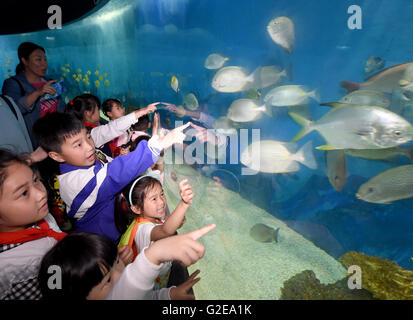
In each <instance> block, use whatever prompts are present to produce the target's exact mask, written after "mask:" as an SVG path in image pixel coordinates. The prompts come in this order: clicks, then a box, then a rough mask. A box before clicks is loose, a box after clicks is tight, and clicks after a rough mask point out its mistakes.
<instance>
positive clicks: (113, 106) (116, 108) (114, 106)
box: [102, 98, 147, 158]
mask: <svg viewBox="0 0 413 320" xmlns="http://www.w3.org/2000/svg"><path fill="white" fill-rule="evenodd" d="M102 111H103V113H104V115H105V116H107V117H108V118H109V119H110V120H116V119H119V118H121V117H123V116H124V115H125V108H124V107H123V106H122V103H121V102H120V101H119V100H118V99H113V98H110V99H106V100H105V101H103V103H102ZM144 117H147V115H145V116H143V117H141V118H140V119H139V122H138V123H140V122H141V121H142V119H143V118H144ZM129 130H130V129H128V131H125V132H124V133H123V134H122V135H121V136H119V137H117V138H115V139H114V140H112V141H110V142H109V147H110V150H111V152H112V156H113V158H115V157H117V156H119V155H120V151H121V148H120V146H121V145H123V144H125V143H127V142H128V141H129Z"/></svg>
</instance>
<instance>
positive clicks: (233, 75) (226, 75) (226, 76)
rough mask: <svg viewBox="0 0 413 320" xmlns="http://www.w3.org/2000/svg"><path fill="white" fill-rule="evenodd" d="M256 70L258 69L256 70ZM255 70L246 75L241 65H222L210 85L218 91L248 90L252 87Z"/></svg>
mask: <svg viewBox="0 0 413 320" xmlns="http://www.w3.org/2000/svg"><path fill="white" fill-rule="evenodd" d="M256 72H258V71H257V70H256ZM256 72H253V73H252V74H251V75H249V76H248V75H247V74H246V70H245V69H244V68H242V67H237V66H231V67H224V68H222V69H220V70H219V71H218V72H217V73H216V74H215V76H214V78H213V79H212V83H211V85H212V87H213V88H214V89H215V90H217V91H219V92H227V93H230V92H242V91H248V90H249V89H251V88H252V87H253V83H254V77H255V75H256Z"/></svg>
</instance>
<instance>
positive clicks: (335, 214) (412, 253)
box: [0, 0, 413, 270]
mask: <svg viewBox="0 0 413 320" xmlns="http://www.w3.org/2000/svg"><path fill="white" fill-rule="evenodd" d="M352 4H357V5H359V6H360V7H361V9H362V19H363V20H362V29H361V30H350V29H349V28H348V26H347V20H348V18H349V17H350V15H349V14H348V13H347V9H348V7H349V6H350V5H352ZM412 5H413V4H412V3H409V1H405V0H397V1H384V0H383V1H379V0H366V1H347V0H333V1H332V0H317V1H307V0H293V1H292V0H283V1H281V0H277V1H275V0H259V1H257V0H238V1H236V2H235V1H232V0H231V1H230V0H226V1H225V0H141V1H139V0H136V1H134V0H112V1H109V2H108V3H107V4H106V5H105V6H103V7H102V8H101V9H100V10H98V11H96V12H94V13H92V14H91V15H89V16H87V17H86V18H84V19H81V20H79V21H77V22H74V23H71V24H68V25H64V26H63V28H62V29H61V30H46V31H41V32H35V33H28V34H24V35H11V36H1V37H0V63H1V64H0V77H3V78H7V77H8V76H9V74H13V73H14V72H13V71H14V67H15V66H16V63H17V54H16V51H17V50H16V49H17V46H18V44H19V43H20V42H22V41H33V42H36V43H38V44H40V45H42V46H44V47H45V48H46V50H47V56H48V57H49V75H50V76H54V77H57V78H63V79H64V80H65V84H66V87H67V88H68V92H66V99H71V98H73V97H74V96H75V95H77V94H80V93H83V92H84V91H88V92H91V93H93V94H96V95H98V96H99V98H100V99H101V100H104V99H106V98H109V97H116V98H118V99H120V100H121V101H122V102H123V103H124V105H125V106H144V105H146V104H148V103H150V102H153V101H168V102H171V103H176V104H182V96H181V95H179V94H176V93H175V92H174V91H173V90H172V89H171V88H170V79H171V76H172V75H175V76H177V77H178V79H179V81H180V89H181V92H183V93H189V92H193V93H195V94H196V96H197V97H198V99H199V101H200V105H201V107H202V108H204V110H205V111H207V112H208V113H209V114H211V115H212V116H214V117H215V118H218V117H220V116H224V115H226V110H227V109H228V106H229V105H230V103H231V102H232V101H233V100H235V99H237V98H240V97H245V95H246V93H233V94H230V93H219V92H216V91H215V90H214V89H213V88H212V87H211V85H210V83H211V79H212V77H213V75H214V73H215V72H214V71H211V70H207V69H205V68H204V60H205V58H206V57H207V56H208V55H209V54H210V53H214V52H218V53H221V54H223V55H225V56H229V57H231V61H229V62H228V63H227V65H239V66H243V67H245V68H247V69H249V70H250V71H251V72H252V71H253V70H254V69H255V68H256V67H258V66H265V65H273V64H275V65H278V66H279V67H281V68H290V69H291V70H292V73H291V80H290V81H289V82H288V81H284V84H287V83H291V84H303V85H306V86H307V87H308V88H310V89H311V90H312V89H315V88H318V89H319V90H320V93H321V98H322V101H324V102H326V101H335V100H338V99H339V98H341V97H342V96H343V95H344V94H345V90H344V89H342V88H341V87H340V86H339V82H340V81H342V80H348V81H354V82H362V81H363V79H364V78H365V77H366V75H365V73H364V70H363V69H364V64H365V61H366V59H367V58H368V57H369V56H371V55H374V56H378V57H381V58H382V59H384V60H386V67H387V66H392V65H395V64H399V63H403V62H408V61H410V60H409V59H411V57H412V56H413V45H412V41H411V32H410V30H412V28H413V19H412V18H411V17H412V15H413V7H412ZM277 16H288V17H289V18H290V19H291V20H293V22H294V24H295V35H296V41H295V45H294V51H293V52H292V53H291V54H288V53H286V52H285V51H283V50H282V49H281V47H279V46H278V45H276V44H275V43H274V42H273V41H272V40H271V38H270V36H269V35H268V33H267V31H266V26H267V24H268V23H269V21H270V20H271V19H273V18H275V17H277ZM8 59H11V60H12V61H11V62H10V63H7V61H8ZM66 64H67V65H66ZM62 68H63V69H62ZM67 69H70V72H68V71H67ZM78 69H81V70H80V71H78ZM9 70H11V71H9ZM87 71H90V75H89V76H88V77H89V81H88V82H89V84H87V82H85V81H83V79H84V78H85V74H87ZM74 73H75V74H79V73H80V74H81V75H82V78H81V79H80V80H79V81H77V80H76V79H75V78H73V74H74ZM96 73H97V74H96ZM63 74H64V75H63ZM99 76H101V77H102V78H99ZM96 81H99V83H98V84H97V83H96ZM309 108H310V109H309V112H310V114H311V117H312V118H313V119H318V118H319V117H320V116H322V115H323V114H325V113H326V112H327V111H328V110H329V109H328V108H327V107H321V106H319V105H318V104H317V103H315V102H314V101H312V102H311V103H310V106H309ZM160 114H161V119H164V118H165V117H167V116H169V117H170V119H171V121H172V123H173V121H174V120H176V118H175V117H173V116H171V115H169V114H167V113H166V112H165V111H161V112H160ZM178 120H179V119H178ZM408 120H411V119H408ZM241 127H242V128H247V129H253V128H259V129H261V138H262V139H275V140H280V141H288V140H290V139H291V138H292V137H293V136H294V135H295V134H296V132H297V130H299V126H298V125H297V124H296V123H295V122H294V121H293V120H292V119H291V118H290V117H289V116H288V114H287V111H286V110H280V111H278V112H277V113H276V116H274V117H273V118H269V117H264V118H262V119H260V120H259V121H257V122H253V123H248V124H246V125H242V126H241ZM309 140H312V141H313V144H314V146H318V145H322V144H324V140H323V139H322V137H321V136H320V135H319V134H318V133H316V132H313V133H310V134H309V135H307V136H306V137H304V138H303V139H301V140H300V141H299V145H300V146H302V145H303V144H304V143H305V142H307V141H309ZM315 156H316V158H317V162H318V165H319V169H318V170H310V169H308V168H306V167H303V166H301V169H300V171H298V172H295V173H294V174H289V175H272V174H258V175H255V176H242V175H241V168H242V166H241V165H230V164H224V165H219V166H218V167H219V168H223V169H225V170H229V171H231V172H232V173H234V174H235V175H236V176H237V179H238V181H239V189H240V190H239V192H240V193H241V195H242V196H243V197H245V198H247V199H249V200H250V201H252V202H254V203H256V204H257V205H259V206H260V207H262V208H264V209H266V210H268V211H269V212H270V213H271V214H273V215H274V216H276V217H277V218H280V219H283V220H285V221H295V222H294V223H295V224H294V223H293V222H291V223H290V224H291V226H292V227H293V228H297V230H298V231H300V227H297V223H296V222H297V221H299V222H303V223H302V224H301V226H303V225H305V224H304V222H305V223H311V224H308V226H312V227H306V228H303V227H302V228H301V230H302V232H303V234H304V235H305V236H306V237H308V238H309V239H311V240H312V241H313V242H314V243H315V244H316V245H318V246H320V247H321V248H323V249H325V250H326V251H328V252H329V253H330V254H331V255H333V256H335V257H339V256H340V255H341V254H343V253H344V252H346V251H350V250H356V251H360V252H364V253H366V254H369V255H378V256H381V257H383V258H388V259H390V260H393V261H396V262H397V263H398V264H399V265H401V266H402V267H404V268H406V269H411V270H413V261H412V260H411V257H413V215H412V204H413V200H411V199H410V200H409V199H407V200H401V201H397V202H395V203H393V204H391V205H377V204H370V203H367V202H363V201H361V200H358V199H356V198H355V196H354V194H355V192H356V191H357V189H358V187H359V186H360V185H361V184H362V183H364V182H365V181H367V180H368V179H370V178H371V177H373V176H375V175H376V174H378V173H380V172H382V171H383V170H385V169H387V168H391V167H394V166H397V165H400V164H405V163H408V161H407V160H406V159H402V158H400V159H398V160H397V161H396V162H392V163H389V162H380V161H369V160H362V159H357V158H352V157H347V168H348V181H347V184H346V185H345V187H344V189H343V190H342V191H341V192H337V191H335V190H334V189H333V188H332V186H331V185H330V184H329V182H328V179H327V177H326V174H325V165H324V154H323V152H322V151H319V150H315ZM228 179H231V178H228ZM224 180H225V179H224ZM224 182H225V181H224ZM228 184H229V185H231V182H228ZM232 185H237V186H238V184H237V183H235V184H232ZM236 191H238V190H236ZM315 225H316V226H319V227H318V228H315V227H314V226H315ZM317 232H318V234H317ZM325 235H328V237H326V236H325ZM326 239H327V240H326Z"/></svg>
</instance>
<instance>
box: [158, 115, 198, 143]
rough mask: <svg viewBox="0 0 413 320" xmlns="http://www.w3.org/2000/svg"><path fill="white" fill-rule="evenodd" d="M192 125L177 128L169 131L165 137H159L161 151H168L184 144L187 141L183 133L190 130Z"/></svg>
mask: <svg viewBox="0 0 413 320" xmlns="http://www.w3.org/2000/svg"><path fill="white" fill-rule="evenodd" d="M191 124H192V123H191V122H188V123H186V124H184V125H183V126H180V127H177V128H175V129H173V130H171V131H169V132H168V133H167V134H166V135H165V136H161V135H160V136H159V143H160V148H161V149H167V148H169V147H170V146H172V145H173V144H175V143H179V144H182V143H183V141H184V139H185V136H186V135H185V134H184V133H183V131H184V130H185V129H186V128H188V127H189V126H190V125H191Z"/></svg>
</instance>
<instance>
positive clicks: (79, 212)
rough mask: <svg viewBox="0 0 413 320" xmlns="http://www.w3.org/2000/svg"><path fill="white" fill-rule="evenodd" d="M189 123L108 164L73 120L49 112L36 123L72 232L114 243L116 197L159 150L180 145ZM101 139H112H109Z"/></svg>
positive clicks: (36, 135) (115, 238) (115, 232)
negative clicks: (53, 166) (56, 166)
mask: <svg viewBox="0 0 413 320" xmlns="http://www.w3.org/2000/svg"><path fill="white" fill-rule="evenodd" d="M154 109H156V108H154ZM151 111H152V112H153V111H154V110H152V109H151ZM128 116H132V117H133V116H134V115H133V114H130V115H128ZM126 117H127V116H126ZM136 117H138V114H136ZM118 120H120V121H122V119H118ZM118 120H115V121H118ZM136 121H137V119H136V120H135V122H136ZM190 124H191V123H190V122H188V123H187V124H186V125H183V126H181V127H178V128H176V129H174V130H172V131H170V132H169V133H168V134H167V135H165V136H164V137H159V136H157V135H156V136H154V137H152V138H151V139H149V141H142V142H141V143H139V145H138V147H137V148H136V149H135V151H133V152H131V153H129V154H128V155H126V156H122V157H117V158H115V159H112V158H110V157H107V156H105V155H104V154H103V153H101V152H100V153H99V152H97V150H96V149H95V142H96V141H94V140H95V139H96V138H92V136H93V132H91V133H88V131H87V130H86V128H85V126H84V125H83V123H82V122H81V121H80V120H78V119H77V118H75V117H74V116H71V115H69V114H63V113H52V114H48V115H46V116H44V117H43V118H41V119H39V120H38V121H36V123H35V125H34V126H33V134H34V136H35V138H36V139H37V141H38V142H39V144H40V145H41V146H42V147H43V149H44V150H45V151H46V152H47V153H48V155H49V156H50V157H51V158H52V159H54V160H55V161H57V162H59V163H60V173H61V174H60V175H59V176H58V180H59V185H60V195H61V198H62V200H63V201H64V202H65V204H66V208H67V214H68V216H69V217H70V218H72V219H74V221H75V228H74V231H86V232H92V233H97V234H101V235H104V236H107V237H108V238H110V239H112V240H113V241H114V242H117V241H118V240H119V237H120V234H119V232H118V230H117V229H116V226H115V222H114V206H115V198H116V194H117V193H118V192H119V191H121V190H122V189H123V188H124V187H125V186H126V185H127V184H128V183H129V182H130V181H132V180H134V179H136V178H137V177H138V176H139V175H140V174H141V173H142V172H144V171H145V170H146V169H148V168H149V167H150V166H152V165H153V164H154V163H155V162H156V161H157V160H158V158H159V154H160V153H161V151H162V150H163V149H166V148H169V147H170V146H172V144H174V143H182V141H183V139H184V138H185V134H184V133H183V132H182V131H183V130H184V129H185V128H187V127H188V126H189V125H190ZM100 127H104V126H100ZM99 130H104V128H102V129H99ZM105 137H106V138H107V139H110V140H112V139H114V138H116V137H115V136H114V137H111V136H110V135H108V134H105Z"/></svg>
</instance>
